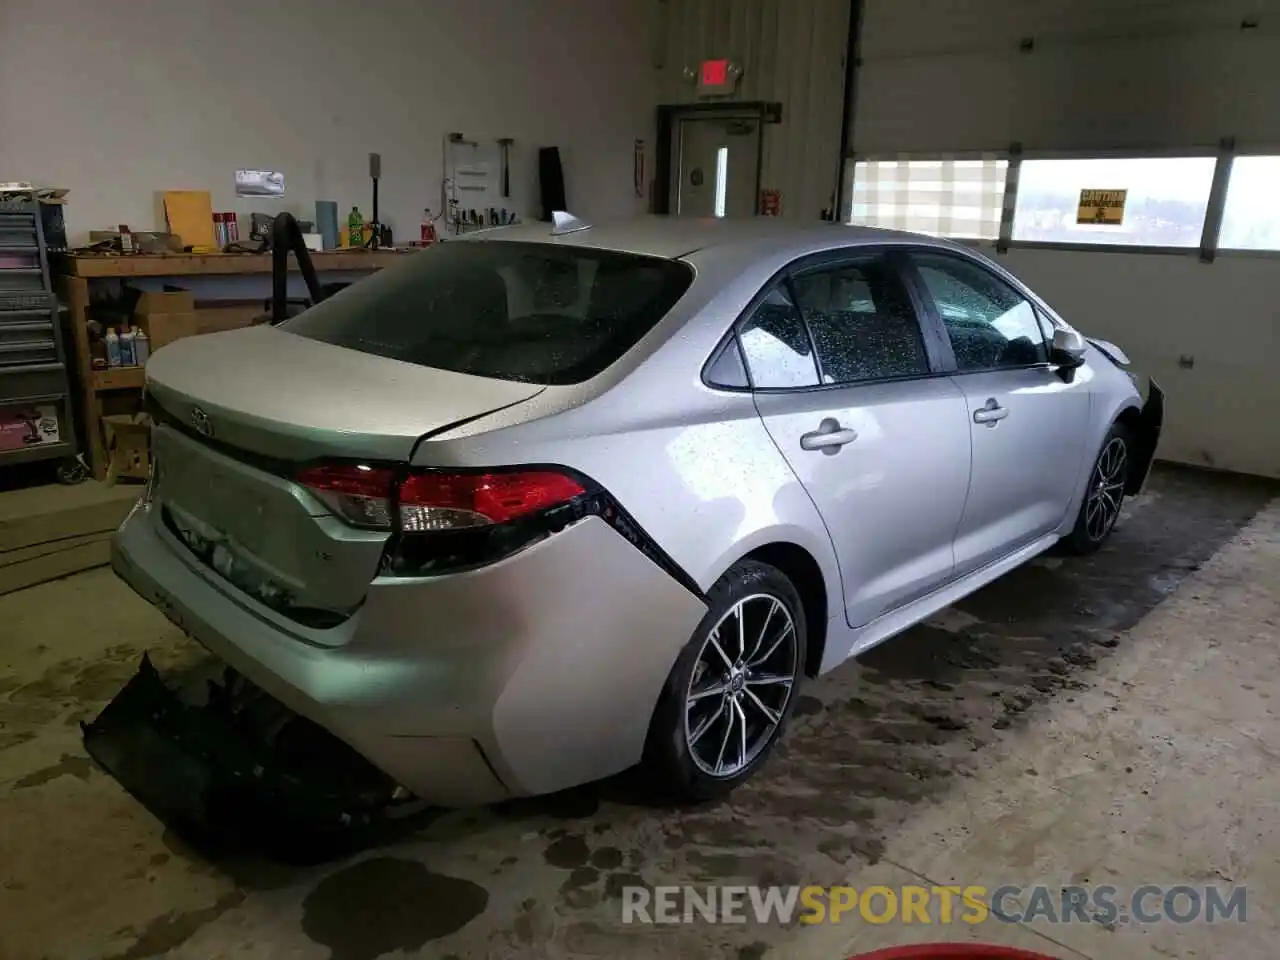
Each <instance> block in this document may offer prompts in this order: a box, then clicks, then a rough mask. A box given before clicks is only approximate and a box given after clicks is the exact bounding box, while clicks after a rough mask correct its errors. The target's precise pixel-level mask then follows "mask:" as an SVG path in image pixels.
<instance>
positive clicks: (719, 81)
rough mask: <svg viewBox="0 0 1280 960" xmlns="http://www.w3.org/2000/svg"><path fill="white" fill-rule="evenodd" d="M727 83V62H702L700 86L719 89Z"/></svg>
mask: <svg viewBox="0 0 1280 960" xmlns="http://www.w3.org/2000/svg"><path fill="white" fill-rule="evenodd" d="M728 82H729V61H728V60H703V61H702V85H703V86H704V87H720V86H723V85H724V84H726V83H728Z"/></svg>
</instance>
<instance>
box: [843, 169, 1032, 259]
mask: <svg viewBox="0 0 1280 960" xmlns="http://www.w3.org/2000/svg"><path fill="white" fill-rule="evenodd" d="M1008 173H1009V161H1008V160H1003V159H997V158H995V157H991V158H984V159H980V160H859V161H857V162H855V163H854V165H853V189H852V190H851V191H850V201H851V202H850V210H849V214H848V222H849V223H850V224H857V225H859V226H866V227H886V228H889V229H893V230H910V231H912V232H914V233H927V234H932V235H933V236H938V237H951V238H954V239H959V240H996V239H997V238H998V237H999V236H1000V216H1001V213H1002V210H1003V206H1004V191H1005V181H1006V178H1007V176H1008Z"/></svg>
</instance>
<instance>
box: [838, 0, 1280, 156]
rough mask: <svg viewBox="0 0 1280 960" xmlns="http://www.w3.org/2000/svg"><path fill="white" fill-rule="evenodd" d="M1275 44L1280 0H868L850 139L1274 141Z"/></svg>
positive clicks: (1278, 117) (868, 148) (957, 147)
mask: <svg viewBox="0 0 1280 960" xmlns="http://www.w3.org/2000/svg"><path fill="white" fill-rule="evenodd" d="M1250 24H1252V26H1250ZM1023 41H1029V42H1031V43H1032V44H1033V45H1032V46H1031V47H1030V49H1024V48H1023ZM1278 53H1280V0H1018V2H1016V3H1012V2H1010V0H951V2H946V3H940V2H939V0H866V6H865V11H864V14H863V20H862V38H861V45H860V48H859V54H860V56H861V59H862V65H861V67H860V68H859V71H858V81H857V99H858V108H857V115H856V119H855V121H854V125H853V130H852V143H851V144H850V147H851V148H852V149H853V150H854V152H855V153H860V154H867V153H873V154H892V153H895V152H898V151H915V152H926V153H928V152H949V151H961V150H979V151H981V150H1000V149H1003V148H1005V147H1007V146H1008V144H1010V143H1013V142H1018V143H1021V144H1022V145H1023V147H1024V149H1026V150H1108V149H1124V148H1140V147H1159V146H1168V147H1182V148H1185V147H1206V146H1207V147H1213V146H1214V145H1215V144H1217V142H1218V140H1219V139H1221V138H1222V137H1224V136H1235V137H1236V138H1237V141H1239V142H1240V143H1246V142H1248V143H1252V144H1275V143H1277V142H1280V113H1277V111H1276V110H1275V109H1274V93H1273V91H1275V89H1276V78H1277V77H1280V67H1277V54H1278Z"/></svg>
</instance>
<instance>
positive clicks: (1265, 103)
mask: <svg viewBox="0 0 1280 960" xmlns="http://www.w3.org/2000/svg"><path fill="white" fill-rule="evenodd" d="M1245 21H1247V22H1249V23H1253V24H1256V26H1253V27H1251V28H1247V29H1242V28H1241V26H1242V22H1245ZM1024 38H1033V40H1034V46H1033V49H1031V50H1030V51H1025V52H1024V51H1021V50H1020V49H1019V46H1020V43H1021V41H1022V40H1023V39H1024ZM860 53H861V57H862V64H861V67H860V69H859V72H858V77H857V82H856V104H857V111H856V114H855V119H854V124H853V129H852V136H851V143H850V144H849V145H848V146H849V147H850V148H851V150H852V152H853V153H854V154H855V155H861V156H866V155H868V154H871V155H880V156H885V155H890V156H892V155H897V154H899V153H908V154H910V153H915V154H934V155H936V154H940V153H941V154H945V153H954V152H960V151H1001V150H1004V149H1006V148H1007V147H1008V145H1009V144H1010V143H1013V142H1020V143H1021V144H1022V145H1023V147H1024V149H1025V150H1026V151H1027V152H1028V153H1029V154H1030V155H1035V153H1036V152H1037V151H1075V152H1082V153H1084V154H1086V155H1087V154H1088V153H1089V152H1091V151H1094V152H1101V151H1109V150H1121V151H1125V150H1127V151H1134V152H1137V153H1139V154H1140V153H1141V152H1142V151H1143V150H1144V149H1149V150H1151V151H1152V152H1155V151H1156V150H1164V151H1165V152H1168V151H1169V150H1173V151H1176V150H1178V149H1183V150H1185V149H1188V148H1196V147H1213V146H1214V145H1216V144H1217V142H1218V141H1219V140H1220V139H1221V138H1222V137H1226V136H1234V137H1235V138H1236V141H1237V145H1238V147H1239V148H1240V149H1242V150H1251V151H1256V152H1270V153H1280V84H1277V83H1276V82H1275V81H1276V76H1277V73H1276V66H1275V65H1276V64H1277V63H1280V2H1278V0H1215V2H1212V3H1209V2H1203V0H1018V2H1017V3H1010V2H1007V0H952V2H946V3H944V2H939V0H866V5H865V10H864V17H863V29H862V34H861V46H860ZM1002 257H1003V262H1005V263H1007V265H1008V266H1009V267H1010V268H1011V269H1013V270H1014V271H1015V272H1017V273H1019V274H1020V275H1021V276H1023V277H1024V278H1025V279H1026V280H1027V281H1028V282H1029V283H1031V284H1032V285H1033V286H1035V287H1036V288H1037V290H1039V291H1040V292H1041V293H1042V294H1043V295H1044V296H1045V297H1046V298H1047V299H1049V300H1050V302H1052V303H1053V304H1054V305H1055V307H1056V308H1057V309H1059V310H1060V311H1061V312H1062V313H1063V314H1064V315H1065V316H1066V317H1068V318H1069V319H1070V320H1071V321H1072V322H1074V323H1076V324H1077V325H1079V326H1080V327H1081V328H1082V329H1083V330H1085V331H1086V332H1088V333H1092V334H1094V335H1096V336H1100V337H1104V338H1106V339H1110V340H1114V341H1116V342H1117V343H1119V344H1120V345H1121V346H1123V347H1124V348H1125V349H1126V350H1127V351H1128V352H1129V354H1130V356H1131V357H1132V359H1133V360H1134V362H1135V365H1137V366H1139V367H1141V368H1143V369H1145V370H1148V371H1150V372H1151V373H1153V374H1154V375H1155V376H1157V377H1158V378H1159V379H1160V380H1161V381H1162V382H1163V383H1164V384H1165V385H1166V386H1167V388H1168V392H1169V411H1168V423H1167V425H1166V433H1165V439H1164V441H1163V444H1162V449H1161V455H1162V456H1163V457H1165V458H1168V459H1172V460H1177V461H1182V462H1187V463H1194V464H1204V465H1211V466H1216V467H1221V468H1225V469H1230V470H1236V471H1241V472H1248V473H1257V474H1263V475H1268V476H1275V477H1280V417H1277V416H1276V415H1275V411H1277V410H1280V377H1277V376H1275V368H1276V357H1277V349H1278V348H1280V259H1277V258H1276V257H1274V256H1268V255H1267V254H1265V253H1264V254H1252V255H1246V254H1231V255H1221V256H1220V257H1219V258H1218V259H1217V260H1216V261H1215V262H1214V263H1211V264H1205V263H1201V262H1200V261H1199V259H1198V257H1197V255H1196V253H1195V252H1194V251H1191V252H1188V253H1184V254H1158V253H1137V252H1117V251H1111V250H1108V251H1095V250H1088V251H1080V250H1064V249H1046V248H1025V247H1024V248H1017V247H1015V248H1014V249H1012V250H1010V251H1009V252H1008V253H1007V254H1003V255H1002ZM1184 358H1187V359H1189V360H1190V362H1191V366H1190V367H1187V366H1185V365H1184V363H1183V362H1180V361H1181V360H1183V359H1184Z"/></svg>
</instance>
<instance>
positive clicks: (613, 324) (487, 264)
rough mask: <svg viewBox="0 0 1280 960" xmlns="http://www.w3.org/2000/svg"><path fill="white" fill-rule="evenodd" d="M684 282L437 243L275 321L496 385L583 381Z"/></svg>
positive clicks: (607, 258)
mask: <svg viewBox="0 0 1280 960" xmlns="http://www.w3.org/2000/svg"><path fill="white" fill-rule="evenodd" d="M692 281H693V271H692V269H691V268H690V267H689V266H688V265H687V264H685V263H681V262H679V261H676V260H664V259H659V258H656V257H643V256H636V255H634V254H627V253H617V252H613V251H608V250H594V249H588V248H584V247H573V246H567V245H565V246H561V245H559V244H551V243H518V242H511V241H494V240H476V241H462V242H457V241H455V242H445V243H440V244H437V245H436V246H434V247H432V248H431V249H429V250H424V251H423V252H422V253H418V254H414V255H412V256H410V257H406V262H404V263H400V264H396V265H395V266H393V267H389V268H387V269H386V270H383V271H382V272H380V273H378V274H375V275H374V276H372V277H369V278H368V279H366V280H362V281H360V282H359V283H356V284H353V285H352V286H350V287H347V288H346V289H345V290H343V291H341V292H340V293H338V294H336V295H335V296H333V297H331V298H330V299H328V300H325V301H324V302H323V303H320V304H317V305H316V306H314V307H312V308H311V309H309V310H307V311H305V312H304V313H302V314H299V315H298V316H297V317H294V318H292V319H290V320H286V321H285V322H284V323H283V324H281V325H280V329H282V330H286V331H288V332H289V333H294V334H297V335H299V336H303V337H309V338H310V339H312V340H320V341H323V342H324V343H331V344H334V345H336V346H340V347H346V348H348V349H351V350H359V351H362V352H363V353H372V354H376V355H377V356H380V357H391V358H393V359H396V360H406V361H408V362H409V363H416V364H421V365H422V366H427V367H436V368H439V369H442V370H452V371H454V372H458V373H469V374H474V375H476V376H481V377H492V378H495V379H500V380H519V381H523V382H526V383H538V384H548V385H555V384H570V383H580V382H581V381H583V380H587V379H590V378H591V377H594V376H595V375H596V374H598V373H600V372H601V371H603V370H605V369H606V368H607V367H608V366H609V365H610V364H612V363H614V362H615V361H616V360H617V359H618V358H619V357H621V356H622V355H623V354H624V353H626V351H627V350H629V349H630V348H631V347H632V346H634V345H635V344H636V342H637V341H638V340H639V339H640V338H641V337H643V336H644V335H645V334H646V333H648V332H649V331H650V330H651V329H653V327H654V326H655V325H656V324H657V322H658V321H659V320H661V319H662V318H663V316H665V315H666V313H667V311H669V310H670V309H671V307H672V306H673V305H674V304H675V303H676V301H677V300H679V299H680V297H681V296H683V295H684V292H685V291H686V290H687V289H688V288H689V284H690V283H691V282H692Z"/></svg>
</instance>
